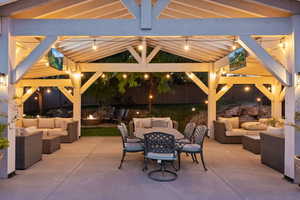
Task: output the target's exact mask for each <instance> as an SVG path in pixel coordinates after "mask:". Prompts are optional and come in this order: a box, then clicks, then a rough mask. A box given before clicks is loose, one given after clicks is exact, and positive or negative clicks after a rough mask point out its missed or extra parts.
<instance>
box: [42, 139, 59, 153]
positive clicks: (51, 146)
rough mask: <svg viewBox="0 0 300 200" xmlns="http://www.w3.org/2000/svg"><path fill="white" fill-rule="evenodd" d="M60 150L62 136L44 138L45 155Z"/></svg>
mask: <svg viewBox="0 0 300 200" xmlns="http://www.w3.org/2000/svg"><path fill="white" fill-rule="evenodd" d="M59 149H60V136H44V137H43V154H51V153H53V152H55V151H57V150H59Z"/></svg>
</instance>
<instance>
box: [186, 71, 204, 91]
mask: <svg viewBox="0 0 300 200" xmlns="http://www.w3.org/2000/svg"><path fill="white" fill-rule="evenodd" d="M185 73H186V75H187V76H188V77H189V78H190V79H191V80H192V81H193V82H194V83H195V84H196V85H197V86H198V87H199V88H200V89H201V90H202V91H203V92H204V93H205V94H208V87H207V86H206V85H205V84H204V83H203V82H202V81H201V80H200V79H199V78H198V77H197V76H196V75H195V74H194V73H192V72H185Z"/></svg>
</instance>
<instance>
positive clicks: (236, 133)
mask: <svg viewBox="0 0 300 200" xmlns="http://www.w3.org/2000/svg"><path fill="white" fill-rule="evenodd" d="M259 132H260V131H249V130H245V129H240V128H237V129H232V130H231V131H226V133H225V135H226V136H243V135H259Z"/></svg>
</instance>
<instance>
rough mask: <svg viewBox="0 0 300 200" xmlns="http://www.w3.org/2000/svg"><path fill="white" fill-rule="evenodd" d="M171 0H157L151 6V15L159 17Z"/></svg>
mask: <svg viewBox="0 0 300 200" xmlns="http://www.w3.org/2000/svg"><path fill="white" fill-rule="evenodd" d="M170 1H171V0H159V1H157V2H156V4H155V7H154V8H153V17H159V15H160V14H161V12H162V11H163V10H164V9H165V8H166V7H167V6H168V4H169V3H170Z"/></svg>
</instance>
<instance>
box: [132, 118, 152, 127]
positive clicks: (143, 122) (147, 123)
mask: <svg viewBox="0 0 300 200" xmlns="http://www.w3.org/2000/svg"><path fill="white" fill-rule="evenodd" d="M151 121H152V120H151V118H133V123H134V128H135V129H136V128H151V126H152V124H151Z"/></svg>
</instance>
